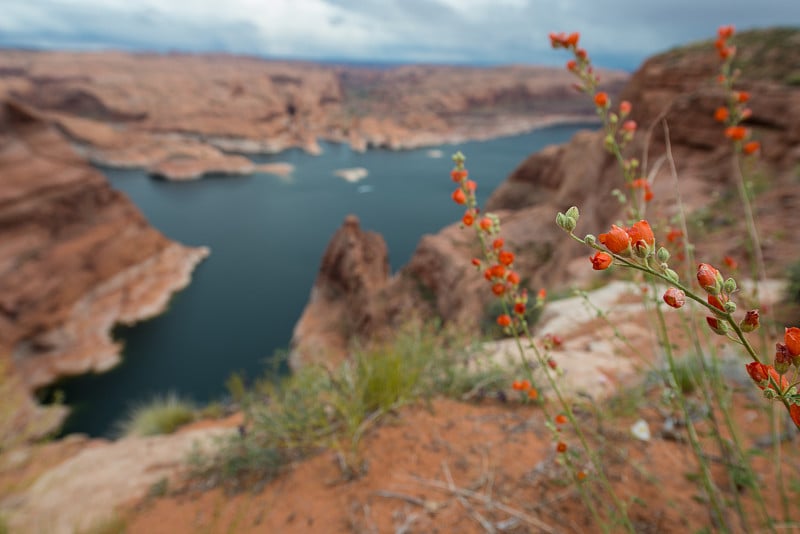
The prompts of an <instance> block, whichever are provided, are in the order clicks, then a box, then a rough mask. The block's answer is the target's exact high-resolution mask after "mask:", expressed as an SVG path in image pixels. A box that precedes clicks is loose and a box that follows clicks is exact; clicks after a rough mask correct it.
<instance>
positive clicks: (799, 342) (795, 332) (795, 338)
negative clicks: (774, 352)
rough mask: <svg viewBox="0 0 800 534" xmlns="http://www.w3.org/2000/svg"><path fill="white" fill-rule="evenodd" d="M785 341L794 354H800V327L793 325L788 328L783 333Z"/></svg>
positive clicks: (790, 351)
mask: <svg viewBox="0 0 800 534" xmlns="http://www.w3.org/2000/svg"><path fill="white" fill-rule="evenodd" d="M783 342H784V343H786V348H788V349H789V353H791V355H792V356H800V328H797V327H796V326H793V327H791V328H787V329H786V331H785V332H784V334H783Z"/></svg>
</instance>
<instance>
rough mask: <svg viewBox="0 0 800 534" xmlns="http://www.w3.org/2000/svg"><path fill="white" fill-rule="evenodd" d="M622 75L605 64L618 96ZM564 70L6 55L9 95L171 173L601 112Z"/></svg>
mask: <svg viewBox="0 0 800 534" xmlns="http://www.w3.org/2000/svg"><path fill="white" fill-rule="evenodd" d="M626 79H627V74H625V73H622V72H613V71H608V72H603V83H604V84H605V87H606V88H607V89H608V90H610V91H612V92H616V91H617V90H618V89H619V88H620V87H621V85H622V83H623V82H624V80H626ZM571 83H572V80H571V79H570V77H569V75H568V74H567V73H566V72H562V71H561V70H559V69H553V68H543V67H528V66H509V67H498V68H492V69H482V68H466V67H445V66H406V67H398V68H391V69H368V68H357V67H344V66H330V65H327V66H326V65H315V64H311V63H300V62H279V61H263V60H258V59H255V58H246V57H234V56H224V55H180V54H174V55H153V54H138V55H134V54H124V53H117V52H100V53H71V52H28V51H14V50H5V51H0V95H3V94H7V95H11V96H13V97H14V98H15V99H17V100H19V101H21V102H24V103H25V104H27V105H28V106H30V107H32V108H35V109H37V110H39V111H41V112H43V113H46V114H47V116H48V117H49V118H50V119H51V120H53V121H55V122H57V123H58V124H59V125H60V126H61V128H62V129H63V130H64V131H65V132H66V133H67V134H68V135H69V137H70V138H71V139H72V140H73V142H75V143H76V144H78V145H79V146H80V147H81V148H82V150H83V151H84V152H85V153H86V154H87V155H88V156H89V157H90V158H91V159H92V160H93V161H95V162H98V163H103V164H107V165H113V166H122V167H131V166H135V167H144V168H148V169H150V170H151V171H152V172H153V173H154V174H157V175H159V176H164V177H167V178H176V179H188V178H194V177H199V176H202V175H203V174H207V173H211V172H225V173H230V174H242V173H251V172H254V171H255V170H256V169H255V168H254V167H253V165H252V164H251V163H250V162H249V161H248V160H247V159H246V158H243V157H241V156H237V155H233V154H228V153H227V152H243V153H248V152H250V153H252V152H279V151H281V150H284V149H286V148H290V147H295V146H297V147H303V148H304V149H305V150H307V151H309V152H312V153H314V152H318V151H319V150H320V148H319V145H318V144H317V141H318V140H319V139H323V140H328V141H334V142H342V143H349V144H350V145H351V146H353V147H354V148H355V149H358V150H364V149H366V148H368V147H384V148H391V149H402V148H412V147H419V146H424V145H431V144H439V143H443V142H448V141H457V140H461V139H480V138H486V137H492V136H497V135H502V134H512V133H519V132H522V131H527V130H530V129H532V128H534V127H537V126H540V125H542V124H546V123H548V122H552V121H569V120H586V119H587V118H588V119H592V118H593V113H592V109H591V106H588V105H587V104H586V103H585V102H584V101H583V100H582V99H580V98H579V97H578V96H577V95H575V94H573V93H572V92H571V91H570V84H571Z"/></svg>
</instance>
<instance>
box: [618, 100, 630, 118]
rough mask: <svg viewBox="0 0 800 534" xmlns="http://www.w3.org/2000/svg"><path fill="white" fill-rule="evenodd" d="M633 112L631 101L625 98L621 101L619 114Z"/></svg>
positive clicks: (623, 114) (624, 114)
mask: <svg viewBox="0 0 800 534" xmlns="http://www.w3.org/2000/svg"><path fill="white" fill-rule="evenodd" d="M630 112H631V103H630V102H628V101H627V100H623V101H622V102H620V103H619V114H620V115H622V116H623V117H625V116H626V115H628V113H630Z"/></svg>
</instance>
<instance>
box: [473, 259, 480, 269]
mask: <svg viewBox="0 0 800 534" xmlns="http://www.w3.org/2000/svg"><path fill="white" fill-rule="evenodd" d="M472 265H474V266H475V267H480V266H481V260H479V259H478V258H472Z"/></svg>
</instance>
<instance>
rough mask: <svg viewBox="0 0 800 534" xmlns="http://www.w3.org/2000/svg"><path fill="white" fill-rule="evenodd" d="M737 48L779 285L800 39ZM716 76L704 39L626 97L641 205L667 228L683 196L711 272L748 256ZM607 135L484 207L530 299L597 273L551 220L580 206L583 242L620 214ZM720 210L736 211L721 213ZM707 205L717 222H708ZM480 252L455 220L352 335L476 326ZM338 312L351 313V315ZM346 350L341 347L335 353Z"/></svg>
mask: <svg viewBox="0 0 800 534" xmlns="http://www.w3.org/2000/svg"><path fill="white" fill-rule="evenodd" d="M739 39H740V41H741V42H742V44H741V46H740V59H739V64H740V66H741V67H742V68H743V72H744V76H743V78H742V80H741V82H740V84H739V85H740V87H741V89H744V90H749V91H751V92H752V95H753V100H752V102H751V104H752V106H751V107H752V111H753V115H752V117H751V118H750V119H749V120H748V121H747V125H748V126H749V127H752V128H753V130H754V132H755V136H756V138H758V139H760V140H761V141H762V143H763V147H764V148H763V154H762V158H761V160H760V163H759V165H760V168H758V169H757V171H758V172H757V173H756V177H757V178H758V179H759V180H761V181H763V182H764V183H762V184H758V187H760V189H761V190H763V191H762V192H760V194H759V195H758V196H757V197H756V199H755V208H756V210H757V215H758V221H759V229H760V233H761V236H762V244H763V245H764V249H765V250H764V256H765V259H766V262H767V265H768V268H769V270H770V274H773V275H778V276H781V275H782V274H783V269H784V268H785V266H786V265H787V263H788V262H790V261H796V258H797V254H798V245H797V241H796V239H795V238H794V237H793V235H792V232H791V231H786V230H785V229H788V228H792V227H795V226H797V225H798V224H800V186H799V185H798V175H797V169H798V164H800V126H798V125H800V88H798V87H797V85H796V84H794V85H792V80H795V79H796V78H793V77H792V76H794V75H795V74H796V72H797V71H796V70H795V71H792V68H795V69H797V65H798V57H797V50H800V46H798V45H800V32H798V31H791V30H787V31H767V32H751V33H747V34H743V35H742V36H740V37H739ZM718 67H719V60H718V58H717V55H716V53H715V51H714V49H713V47H712V46H711V44H710V43H705V44H702V45H697V46H693V47H689V48H684V49H679V50H675V51H671V52H668V53H665V54H662V55H659V56H656V57H654V58H652V59H650V60H649V61H647V62H646V63H645V64H644V65H643V66H642V67H641V68H640V69H639V71H638V72H637V73H636V74H635V75H634V76H633V77H632V79H631V81H630V83H629V84H628V85H627V87H626V88H625V89H624V91H623V94H622V98H624V99H627V100H629V101H631V102H632V104H633V110H634V111H633V113H634V115H633V117H634V118H635V120H636V121H637V122H638V123H639V125H640V129H639V133H638V134H637V137H636V139H635V140H634V143H633V144H632V146H631V147H630V150H631V154H633V155H642V154H643V153H644V151H645V149H646V150H647V154H646V158H642V159H643V162H644V163H645V164H646V165H647V170H648V172H650V174H651V177H652V178H653V179H654V183H653V189H654V192H655V197H656V200H655V201H654V202H652V203H651V204H650V205H649V206H648V216H649V217H650V218H652V219H653V220H668V219H669V217H671V216H673V215H674V214H675V210H676V207H675V206H676V190H678V191H680V194H681V197H682V201H683V203H684V205H685V208H686V209H687V211H688V212H689V213H690V214H694V217H695V220H696V221H697V222H698V225H700V226H699V228H702V231H701V232H699V233H698V234H697V235H693V236H692V237H693V240H694V241H695V242H696V243H697V244H698V254H699V255H700V257H701V258H702V259H703V260H704V261H714V262H720V261H721V259H722V257H723V255H726V254H728V255H732V256H733V257H735V258H738V259H739V260H744V259H746V257H745V256H746V254H747V252H746V250H745V247H744V246H743V243H744V239H745V237H744V236H745V235H746V233H745V230H744V227H743V224H742V217H741V215H740V214H739V211H738V210H739V209H740V208H739V207H738V204H737V203H736V202H730V201H731V200H735V199H736V189H735V185H734V182H733V172H732V171H733V167H732V151H731V148H730V144H729V143H728V142H727V140H725V138H724V136H723V128H722V127H721V126H720V124H719V123H716V122H715V121H714V120H713V113H714V109H715V108H716V107H717V106H720V105H722V103H723V93H722V91H721V90H720V88H719V87H718V86H717V85H716V84H715V78H716V73H717V70H718ZM748 69H752V70H751V71H750V72H749V73H748ZM793 72H794V73H795V74H793ZM664 125H666V126H667V127H668V128H669V133H670V139H671V143H672V154H673V156H674V159H675V163H676V166H677V169H678V174H679V177H680V182H679V185H678V186H677V189H676V184H675V183H674V181H673V179H672V176H671V173H670V172H669V165H668V164H667V161H666V160H665V142H664V132H663V128H664ZM602 139H603V134H602V133H600V132H582V133H579V134H577V135H576V136H575V137H574V138H573V139H572V141H571V142H569V143H567V144H565V145H562V146H551V147H548V148H546V149H544V150H543V151H541V152H539V153H537V154H533V155H531V156H530V157H529V158H528V159H527V160H526V161H524V162H523V163H522V164H521V165H520V166H519V167H518V168H517V169H516V170H515V171H514V172H513V173H512V174H511V175H510V176H509V178H508V179H507V180H506V182H504V183H503V184H502V185H501V186H500V187H499V188H498V189H497V190H496V191H495V192H494V193H493V194H492V196H491V198H489V199H488V202H487V208H488V209H490V210H492V211H495V212H497V213H498V214H499V215H500V216H501V218H502V232H501V235H502V236H503V237H504V238H505V240H506V242H507V243H508V244H509V246H510V247H511V248H512V250H514V251H515V252H517V254H518V256H517V261H516V264H515V265H516V268H517V270H518V271H519V272H520V275H521V277H522V280H523V283H524V284H526V285H527V286H528V287H530V288H531V289H532V290H533V291H535V290H536V289H538V288H540V287H547V288H551V289H552V288H554V287H557V286H559V285H563V284H570V283H573V282H580V280H581V278H585V277H587V276H596V275H593V274H592V271H591V269H590V268H589V263H588V261H586V259H585V256H587V255H588V252H587V250H586V249H584V248H582V247H581V246H580V245H576V244H575V243H572V242H570V241H568V240H567V239H566V238H565V236H564V234H563V232H562V231H561V230H560V229H558V228H557V227H556V225H555V223H554V217H555V214H556V212H557V211H564V210H566V209H567V208H568V207H569V206H571V205H577V206H579V207H580V210H581V222H580V227H579V229H578V232H579V233H593V234H595V235H596V234H598V233H600V232H602V231H604V230H605V229H606V228H608V227H609V225H610V224H611V223H612V222H614V221H615V220H617V218H618V217H619V215H620V213H619V203H618V202H617V200H615V198H614V197H613V196H612V194H611V191H612V190H613V189H615V188H621V187H622V179H621V175H620V173H619V171H618V168H617V166H616V163H615V161H614V160H613V159H612V158H611V156H609V155H608V154H607V153H606V152H605V151H604V149H603V147H602V145H603V142H602ZM467 157H469V154H467ZM467 167H469V159H468V160H467ZM474 178H475V179H476V180H478V181H480V178H481V177H480V176H475V177H474ZM442 180H448V177H447V176H442ZM446 202H448V199H447V198H443V199H442V203H446ZM726 202H728V203H729V204H731V205H733V206H734V207H733V208H728V211H727V212H726V204H725V203H726ZM709 206H714V208H715V209H716V210H717V213H716V214H715V213H711V212H708V210H707V208H708V207H709ZM703 209H706V212H704V211H702V210H703ZM666 231H667V229H666V228H659V229H658V234H659V235H658V237H659V238H660V239H663V238H664V235H665V234H666ZM478 252H479V251H478V249H477V248H476V245H475V238H474V233H473V232H472V231H471V230H461V229H460V228H459V227H458V225H456V224H454V225H452V226H449V227H447V228H445V229H443V230H442V231H441V232H439V233H438V234H436V235H428V236H424V237H423V238H422V239H421V240H420V242H419V245H418V247H417V250H416V252H415V254H414V256H413V257H412V258H411V260H410V262H409V263H408V265H406V266H405V267H403V268H402V269H401V270H400V271H399V272H398V273H397V274H396V275H394V276H393V277H392V278H391V279H389V280H388V281H387V282H386V283H385V284H383V285H382V286H381V287H378V288H377V289H376V290H375V291H374V292H373V293H372V295H371V297H370V298H369V299H368V300H369V306H370V315H371V317H372V318H373V321H372V324H373V328H371V329H370V330H368V331H362V332H360V334H361V336H362V337H369V336H376V335H381V334H382V333H384V332H387V331H390V330H391V328H392V326H393V325H396V324H397V323H398V322H402V321H403V320H405V319H407V318H408V317H409V316H412V315H418V316H422V317H438V318H441V319H444V320H445V321H450V322H455V323H459V324H462V325H464V326H466V327H469V328H476V327H477V326H478V324H479V322H480V320H481V318H482V316H483V315H484V313H485V310H486V307H487V305H488V303H489V301H490V300H491V293H490V292H489V291H488V288H486V287H485V282H484V281H483V279H482V278H481V277H480V276H479V275H478V274H477V273H476V272H475V270H474V269H473V268H472V266H471V265H470V258H471V257H473V256H474V255H476V254H478ZM325 268H326V266H325V265H324V264H323V267H322V272H321V273H320V278H324V277H326V276H328V275H329V273H326V271H325ZM361 298H363V295H362V297H361ZM345 309H346V310H347V311H348V313H349V315H348V316H349V317H352V316H357V315H358V314H359V313H360V311H359V310H357V309H351V308H345ZM315 313H322V314H324V310H319V309H316V310H315V309H312V308H308V309H307V310H306V313H305V314H304V320H306V321H308V322H313V318H309V317H307V316H308V315H309V314H315ZM345 320H347V319H345ZM302 333H303V332H295V339H294V346H295V347H297V348H298V350H302V349H303V347H304V346H305V338H304V337H303V336H302V335H298V334H302ZM340 336H342V337H344V333H343V332H342V333H340ZM343 345H344V341H343V340H339V341H338V342H337V344H335V346H343Z"/></svg>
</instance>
